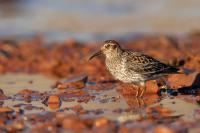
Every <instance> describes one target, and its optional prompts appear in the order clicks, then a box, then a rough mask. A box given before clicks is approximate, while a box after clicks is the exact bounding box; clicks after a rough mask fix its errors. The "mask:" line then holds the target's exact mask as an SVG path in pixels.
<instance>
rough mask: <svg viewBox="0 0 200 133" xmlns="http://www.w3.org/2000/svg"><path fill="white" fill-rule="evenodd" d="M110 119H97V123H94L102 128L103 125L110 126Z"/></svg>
mask: <svg viewBox="0 0 200 133" xmlns="http://www.w3.org/2000/svg"><path fill="white" fill-rule="evenodd" d="M108 122H109V121H108V119H106V118H98V119H96V120H95V121H94V125H95V126H96V127H100V126H102V125H106V124H108Z"/></svg>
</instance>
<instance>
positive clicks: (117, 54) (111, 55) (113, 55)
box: [106, 49, 123, 60]
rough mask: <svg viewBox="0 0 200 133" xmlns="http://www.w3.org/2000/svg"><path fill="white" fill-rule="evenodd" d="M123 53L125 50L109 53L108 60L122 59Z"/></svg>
mask: <svg viewBox="0 0 200 133" xmlns="http://www.w3.org/2000/svg"><path fill="white" fill-rule="evenodd" d="M122 53H123V50H122V49H118V50H117V51H115V52H113V53H108V54H107V55H106V59H107V60H113V59H119V58H121V55H122Z"/></svg>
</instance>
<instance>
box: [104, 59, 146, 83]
mask: <svg viewBox="0 0 200 133" xmlns="http://www.w3.org/2000/svg"><path fill="white" fill-rule="evenodd" d="M106 67H107V69H108V70H109V72H110V73H111V74H112V75H113V76H114V77H115V78H116V79H118V80H120V81H122V82H125V83H132V82H138V81H140V80H142V77H141V76H140V75H138V74H137V73H134V72H133V71H132V72H130V71H129V70H127V68H126V64H125V62H124V61H123V60H119V59H118V60H109V59H106Z"/></svg>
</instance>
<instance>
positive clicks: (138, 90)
mask: <svg viewBox="0 0 200 133" xmlns="http://www.w3.org/2000/svg"><path fill="white" fill-rule="evenodd" d="M136 88H137V90H136V94H135V97H136V98H137V97H138V96H139V92H140V87H136Z"/></svg>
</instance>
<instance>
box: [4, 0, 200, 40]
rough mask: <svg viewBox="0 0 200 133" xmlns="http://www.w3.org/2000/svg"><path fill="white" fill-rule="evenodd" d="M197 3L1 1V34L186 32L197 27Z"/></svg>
mask: <svg viewBox="0 0 200 133" xmlns="http://www.w3.org/2000/svg"><path fill="white" fill-rule="evenodd" d="M20 1H21V2H20ZM6 5H7V6H6ZM199 5H200V1H198V0H190V1H188V0H175V1H174V0H149V1H146V0H141V1H136V0H135V1H132V0H126V1H122V0H121V1H120V0H117V1H112V0H101V1H93V0H84V1H81V0H79V1H72V0H59V1H54V0H34V1H33V0H18V1H17V2H13V3H12V4H9V3H8V2H5V3H4V4H1V5H0V19H1V21H0V35H1V36H3V35H4V36H6V35H20V34H21V35H30V34H32V33H44V34H45V35H47V34H48V35H47V36H49V35H51V36H50V37H49V38H52V37H55V38H57V39H63V38H66V37H75V38H78V39H80V40H88V39H91V38H93V39H94V38H95V37H96V36H99V35H101V36H104V37H103V38H105V36H107V35H108V36H124V35H127V34H130V33H134V32H140V33H141V32H142V33H143V32H145V33H151V32H157V33H159V32H162V33H169V32H173V33H182V32H189V31H191V30H194V29H195V30H196V29H199V28H200V27H199V22H200V8H199ZM52 35H53V36H52Z"/></svg>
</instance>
